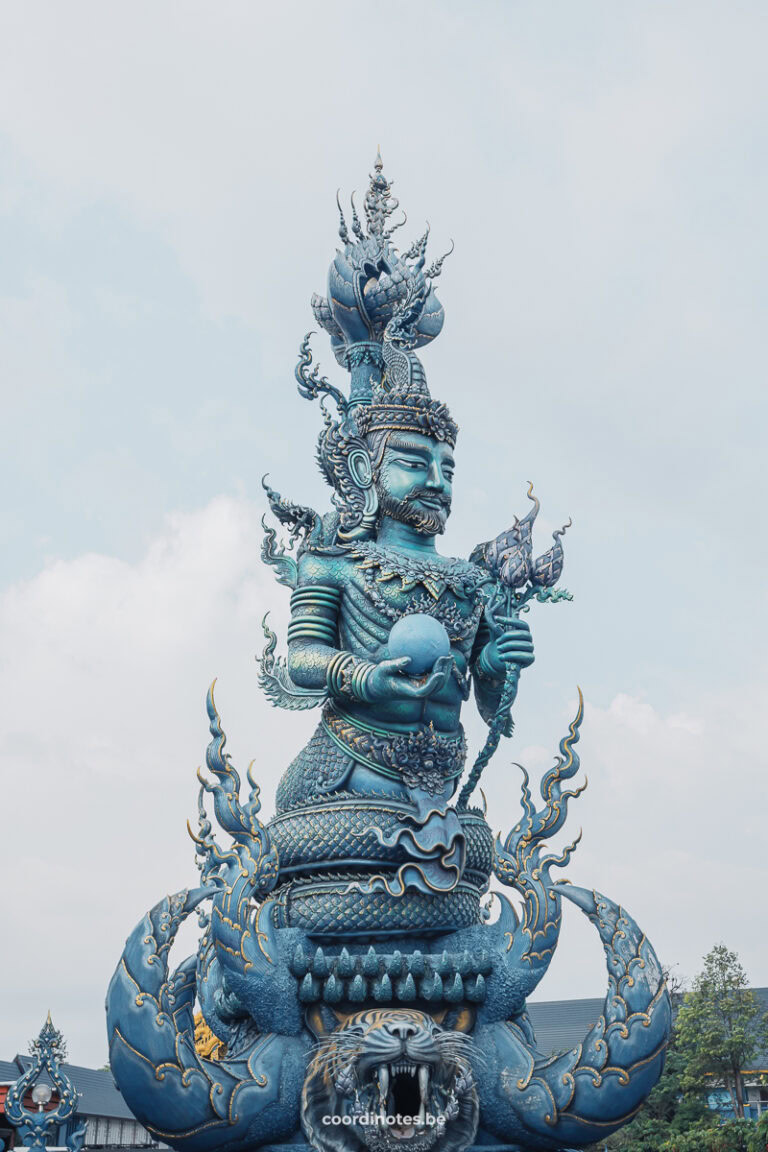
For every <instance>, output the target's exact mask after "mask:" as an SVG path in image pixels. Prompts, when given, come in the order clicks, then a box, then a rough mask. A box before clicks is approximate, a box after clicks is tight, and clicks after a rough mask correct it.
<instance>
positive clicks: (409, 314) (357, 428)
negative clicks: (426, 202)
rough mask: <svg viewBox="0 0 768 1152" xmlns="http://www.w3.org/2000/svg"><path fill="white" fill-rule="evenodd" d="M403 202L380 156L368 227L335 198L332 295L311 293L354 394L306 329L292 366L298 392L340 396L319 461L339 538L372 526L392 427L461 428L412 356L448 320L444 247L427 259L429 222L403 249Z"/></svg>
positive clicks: (441, 432) (434, 435) (443, 436)
mask: <svg viewBox="0 0 768 1152" xmlns="http://www.w3.org/2000/svg"><path fill="white" fill-rule="evenodd" d="M397 207H398V202H397V200H396V199H395V198H394V197H393V196H392V183H391V181H388V180H387V179H386V177H385V176H384V174H383V171H382V162H381V156H380V155H377V157H376V163H375V167H374V173H373V175H372V176H371V181H370V186H369V188H368V191H367V193H366V196H365V201H364V216H365V227H364V226H363V224H362V222H361V220H360V218H359V216H358V213H357V210H356V208H355V203H354V198H353V199H352V212H351V224H350V225H349V226H348V224H347V221H346V218H345V216H344V211H343V209H342V207H341V204H340V203H339V216H340V223H339V237H340V239H341V242H342V247H341V248H340V249H338V251H337V252H336V255H335V257H334V259H333V262H332V263H331V266H330V268H329V271H328V285H327V295H325V296H319V295H317V294H315V295H314V296H313V297H312V311H313V313H314V316H315V319H316V320H317V322H318V324H319V325H320V326H321V327H322V328H323V329H324V330H325V331H326V332H327V333H328V334H329V336H330V338H331V346H332V348H333V351H334V355H335V357H336V360H337V362H338V363H339V364H340V365H341V366H342V367H343V368H345V369H346V370H347V371H348V372H349V374H350V388H349V395H348V396H347V395H345V394H344V392H343V391H342V390H341V389H339V388H337V387H336V386H335V385H333V384H331V383H330V382H329V381H328V380H327V379H326V378H325V377H322V376H320V374H319V370H318V368H317V367H316V366H315V367H314V368H311V365H312V353H311V351H310V347H309V335H307V336H306V337H305V338H304V340H303V341H302V344H301V348H300V352H299V363H298V366H297V368H296V380H297V383H298V386H299V392H300V394H301V395H302V396H304V397H305V398H306V399H315V398H317V397H319V396H322V397H323V398H325V397H330V398H331V399H332V400H333V402H334V404H335V405H336V409H337V414H336V418H335V419H332V418H331V417H330V416H329V415H328V414H327V413H326V416H325V427H324V429H323V431H322V432H321V434H320V437H319V440H318V461H319V464H320V469H321V472H322V473H323V476H324V477H325V479H326V480H327V482H328V483H329V484H330V485H331V486H332V487H333V489H334V504H335V506H336V508H337V511H338V517H339V526H338V535H339V538H340V539H341V540H351V539H354V538H356V537H360V536H368V535H370V534H371V533H372V531H373V530H374V526H375V523H376V515H377V509H378V503H377V497H376V491H375V485H374V475H375V471H376V467H377V462H378V463H380V460H381V455H382V453H383V448H384V446H385V443H386V440H387V439H388V436H389V434H390V433H392V432H405V433H409V432H410V433H417V434H419V435H422V436H427V437H429V438H430V439H431V440H436V441H438V442H442V443H447V444H450V445H451V447H453V445H454V444H455V443H456V435H457V432H458V428H457V425H456V423H455V422H454V421H453V419H452V418H451V415H450V413H449V411H448V409H447V407H446V406H445V405H444V404H442V403H440V402H439V401H437V400H433V399H432V397H431V396H430V393H429V388H428V386H427V378H426V373H425V372H424V368H423V365H422V363H421V361H420V360H419V358H418V356H417V355H416V349H418V348H422V347H423V346H424V345H426V344H428V343H429V342H430V341H431V340H434V338H435V337H436V336H437V335H438V333H439V332H440V330H441V329H442V326H443V319H444V311H443V306H442V304H441V303H440V302H439V300H438V299H437V296H436V294H435V290H434V281H435V280H436V279H437V277H438V276H439V275H440V272H441V270H442V266H443V261H444V260H445V258H446V256H447V255H448V253H445V254H444V255H443V256H441V257H439V259H437V260H435V261H433V262H432V263H431V264H430V265H429V266H428V267H425V264H426V248H427V240H428V237H429V228H427V229H426V231H425V232H424V233H423V235H422V236H421V237H419V239H418V240H416V241H415V242H414V243H413V244H412V245H411V246H410V248H408V250H407V251H405V252H403V253H401V252H399V251H398V250H397V249H396V247H395V245H394V244H393V242H392V234H393V233H394V231H395V229H396V228H398V227H400V225H401V224H402V223H404V222H405V221H404V220H402V221H399V222H392V220H391V217H392V216H393V214H394V213H395V211H396V210H397ZM366 457H367V461H366Z"/></svg>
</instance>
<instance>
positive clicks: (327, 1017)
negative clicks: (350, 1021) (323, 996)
mask: <svg viewBox="0 0 768 1152" xmlns="http://www.w3.org/2000/svg"><path fill="white" fill-rule="evenodd" d="M348 1015H349V1013H344V1012H337V1011H336V1010H335V1009H334V1008H331V1007H330V1005H329V1004H313V1005H312V1006H311V1008H307V1011H306V1022H307V1028H309V1030H310V1032H311V1033H312V1035H313V1036H314V1037H315V1039H316V1040H319V1039H320V1038H321V1036H327V1035H328V1033H329V1032H335V1031H336V1029H337V1028H338V1027H339V1025H340V1024H344V1023H345V1022H346V1020H347V1016H348Z"/></svg>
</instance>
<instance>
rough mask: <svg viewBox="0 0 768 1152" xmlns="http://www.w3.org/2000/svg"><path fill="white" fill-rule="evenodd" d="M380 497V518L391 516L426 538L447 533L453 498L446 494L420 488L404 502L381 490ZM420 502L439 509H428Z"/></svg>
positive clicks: (379, 491) (409, 494)
mask: <svg viewBox="0 0 768 1152" xmlns="http://www.w3.org/2000/svg"><path fill="white" fill-rule="evenodd" d="M378 497H379V515H380V516H389V517H391V519H392V520H398V521H399V522H400V523H401V524H408V525H409V527H411V528H413V529H415V531H416V532H421V533H422V534H423V535H424V536H438V535H439V534H440V533H441V532H445V525H446V521H447V520H448V516H449V514H450V511H451V498H450V496H446V495H445V493H443V492H440V493H436V492H432V491H430V490H428V489H421V488H419V489H417V490H416V491H415V492H409V493H408V495H407V496H406V497H405V498H404V499H403V500H398V498H397V497H396V496H392V495H391V494H390V493H389V492H387V491H386V490H384V489H382V488H379V489H378ZM419 500H429V501H430V502H434V503H435V505H437V507H435V508H427V507H425V506H424V505H423V504H418V503H417V501H419Z"/></svg>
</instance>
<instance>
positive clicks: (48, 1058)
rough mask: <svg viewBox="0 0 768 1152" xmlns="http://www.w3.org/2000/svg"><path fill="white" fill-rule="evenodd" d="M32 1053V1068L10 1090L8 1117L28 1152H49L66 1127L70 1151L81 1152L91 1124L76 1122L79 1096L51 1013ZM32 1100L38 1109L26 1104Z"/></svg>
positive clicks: (6, 1105) (33, 1046) (34, 1042)
mask: <svg viewBox="0 0 768 1152" xmlns="http://www.w3.org/2000/svg"><path fill="white" fill-rule="evenodd" d="M31 1053H32V1063H31V1064H30V1066H29V1068H28V1069H27V1070H26V1072H25V1073H24V1075H23V1076H20V1077H19V1079H18V1080H16V1081H15V1082H14V1083H13V1084H11V1086H10V1087H9V1089H8V1095H7V1097H6V1100H5V1114H6V1116H7V1118H8V1120H9V1121H10V1122H11V1124H13V1125H14V1127H15V1128H16V1129H17V1131H18V1134H19V1137H20V1140H21V1143H22V1144H23V1145H24V1146H25V1147H26V1148H27V1150H28V1152H46V1149H47V1148H48V1144H49V1142H51V1141H55V1139H56V1136H57V1133H58V1132H59V1131H60V1130H61V1128H62V1126H64V1125H66V1126H67V1127H69V1129H70V1131H69V1132H68V1134H67V1135H66V1137H65V1140H66V1148H67V1149H68V1152H80V1149H81V1148H82V1147H83V1141H84V1140H85V1133H86V1128H87V1126H88V1125H87V1122H86V1121H85V1120H81V1121H79V1122H78V1123H75V1122H74V1121H73V1117H74V1115H75V1113H76V1111H77V1102H78V1099H79V1096H78V1093H77V1091H76V1090H75V1086H74V1085H73V1083H72V1081H71V1080H70V1079H69V1077H68V1076H67V1074H66V1072H65V1071H64V1070H63V1068H62V1067H61V1061H62V1060H63V1059H64V1037H63V1036H62V1034H61V1032H60V1031H59V1030H58V1028H55V1027H54V1024H53V1021H52V1020H51V1014H50V1012H49V1013H48V1018H47V1020H46V1021H45V1024H43V1027H42V1028H41V1029H40V1033H39V1035H38V1036H37V1037H36V1039H35V1040H33V1041H32V1044H31ZM54 1091H55V1092H56V1095H57V1096H58V1099H57V1100H56V1101H55V1103H54V1104H53V1106H52V1107H51V1108H48V1109H46V1107H45V1106H46V1104H49V1103H51V1101H52V1100H53V1094H54ZM28 1097H31V1099H32V1103H33V1104H34V1105H35V1108H34V1109H33V1108H30V1107H29V1106H28V1105H27V1104H26V1103H25V1100H26V1099H27V1098H28ZM68 1122H71V1124H69V1123H68Z"/></svg>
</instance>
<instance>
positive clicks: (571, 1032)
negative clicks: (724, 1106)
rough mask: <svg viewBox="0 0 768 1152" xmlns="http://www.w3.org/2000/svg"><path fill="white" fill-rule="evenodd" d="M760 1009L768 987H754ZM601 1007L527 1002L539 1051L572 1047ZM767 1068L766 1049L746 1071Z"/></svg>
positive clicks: (766, 1003) (766, 1007)
mask: <svg viewBox="0 0 768 1152" xmlns="http://www.w3.org/2000/svg"><path fill="white" fill-rule="evenodd" d="M752 991H753V992H754V994H755V996H756V997H757V999H758V1000H759V1001H760V1004H761V1007H762V1010H763V1012H768V988H753V989H752ZM602 1010H603V1001H602V1000H601V999H597V998H594V999H588V1000H538V1001H529V1003H528V1015H529V1017H530V1020H531V1024H532V1025H533V1029H534V1032H535V1033H536V1041H537V1046H538V1048H539V1051H540V1052H543V1053H544V1054H545V1055H549V1053H550V1052H562V1051H563V1050H564V1049H567V1048H575V1046H576V1045H577V1044H580V1043H581V1041H582V1040H583V1039H584V1037H585V1036H586V1034H587V1032H589V1030H590V1028H591V1027H592V1025H593V1024H594V1023H595V1021H596V1020H597V1018H598V1016H599V1015H600V1013H601V1012H602ZM758 1068H759V1069H768V1052H762V1053H759V1054H758V1055H757V1056H756V1057H755V1059H754V1060H753V1061H751V1067H750V1068H748V1069H745V1071H755V1070H756V1069H758Z"/></svg>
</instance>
